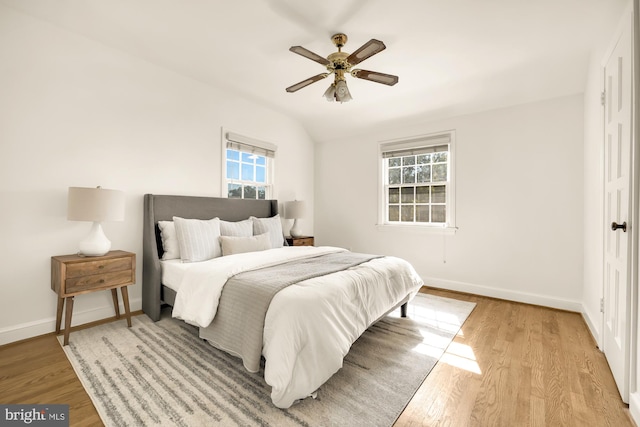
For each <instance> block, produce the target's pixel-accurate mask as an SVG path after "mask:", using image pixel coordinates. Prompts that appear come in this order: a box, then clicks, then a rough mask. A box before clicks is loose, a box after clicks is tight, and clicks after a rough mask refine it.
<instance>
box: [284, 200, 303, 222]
mask: <svg viewBox="0 0 640 427" xmlns="http://www.w3.org/2000/svg"><path fill="white" fill-rule="evenodd" d="M305 213H306V209H305V204H304V202H303V201H302V200H294V201H292V202H285V204H284V217H285V219H298V218H303V217H304V215H305Z"/></svg>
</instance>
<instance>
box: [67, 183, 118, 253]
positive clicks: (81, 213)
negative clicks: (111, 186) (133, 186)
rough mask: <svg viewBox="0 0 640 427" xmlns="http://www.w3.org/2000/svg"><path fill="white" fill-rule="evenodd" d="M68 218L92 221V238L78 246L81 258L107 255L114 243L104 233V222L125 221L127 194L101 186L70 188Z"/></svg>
mask: <svg viewBox="0 0 640 427" xmlns="http://www.w3.org/2000/svg"><path fill="white" fill-rule="evenodd" d="M67 219H68V220H69V221H92V222H93V225H92V226H91V231H90V232H89V235H88V236H87V237H86V238H85V239H84V240H83V241H81V242H80V244H79V245H78V249H79V252H78V253H79V254H80V255H84V256H102V255H105V254H106V253H107V252H109V249H111V242H110V241H109V239H107V236H105V234H104V231H102V225H101V222H103V221H122V220H124V192H122V191H119V190H107V189H104V188H102V187H100V186H98V187H96V188H85V187H69V197H68V206H67Z"/></svg>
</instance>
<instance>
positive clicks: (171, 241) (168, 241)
mask: <svg viewBox="0 0 640 427" xmlns="http://www.w3.org/2000/svg"><path fill="white" fill-rule="evenodd" d="M158 228H160V240H162V249H164V253H163V254H162V259H163V260H168V259H178V258H180V246H179V245H178V236H176V227H175V224H174V223H173V221H158Z"/></svg>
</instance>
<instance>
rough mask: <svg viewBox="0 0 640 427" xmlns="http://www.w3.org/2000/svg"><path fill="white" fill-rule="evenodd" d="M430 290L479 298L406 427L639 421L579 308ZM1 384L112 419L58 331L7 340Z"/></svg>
mask: <svg viewBox="0 0 640 427" xmlns="http://www.w3.org/2000/svg"><path fill="white" fill-rule="evenodd" d="M424 291H425V292H428V293H431V294H434V295H440V296H444V297H449V298H455V299H460V300H465V301H472V302H475V303H476V304H477V306H476V308H475V310H474V311H473V313H471V316H470V317H469V319H468V320H467V322H466V323H465V324H464V325H463V327H462V330H461V332H460V334H459V335H458V336H457V337H456V338H455V339H454V341H453V343H452V345H451V346H450V347H449V349H448V350H447V353H446V354H445V356H444V357H443V358H442V360H441V361H440V362H439V363H438V364H437V365H436V367H435V368H434V369H433V371H432V372H431V374H430V375H429V376H428V377H427V379H426V380H425V381H424V383H423V384H422V386H421V387H420V389H419V390H418V391H417V392H416V394H415V396H414V397H413V399H412V400H411V401H410V402H409V404H408V406H407V407H406V408H405V410H404V412H403V413H402V415H401V416H400V418H399V419H398V421H397V422H396V424H395V425H396V426H397V427H407V426H413V427H416V426H430V427H431V426H448V427H457V426H460V427H468V426H478V427H486V426H491V427H494V426H507V427H513V426H518V427H520V426H532V427H537V426H545V427H547V426H554V427H555V426H565V425H566V426H580V427H583V426H616V427H627V426H629V427H631V426H633V425H634V424H633V422H632V421H631V418H630V416H629V410H628V408H627V406H626V405H625V404H623V403H622V401H621V399H620V395H619V394H618V391H617V388H616V386H615V382H614V381H613V377H612V375H611V372H610V370H609V367H608V365H607V361H606V359H605V357H604V355H603V354H602V353H601V352H600V351H599V350H598V349H597V348H596V345H595V343H594V341H593V338H592V337H591V335H590V334H589V331H588V329H587V327H586V325H585V323H584V320H583V319H582V317H581V316H580V315H579V314H577V313H570V312H564V311H559V310H553V309H548V308H544V307H537V306H532V305H526V304H518V303H513V302H508V301H501V300H496V299H492V298H486V297H480V296H475V295H468V294H461V293H456V292H448V291H442V290H436V289H424ZM71 339H73V333H72V334H71ZM0 382H1V384H2V387H0V402H1V403H25V404H26V403H34V404H36V403H65V404H69V405H70V408H71V411H70V425H71V426H82V427H83V426H101V425H102V422H101V420H100V417H99V416H98V414H97V412H96V410H95V407H94V406H93V404H92V402H91V399H90V398H89V396H88V395H87V393H86V391H85V390H84V388H83V387H82V384H81V383H80V381H79V380H78V378H77V376H76V375H75V372H74V371H73V368H72V367H71V364H70V363H69V362H68V360H67V358H66V356H65V355H64V352H63V351H62V349H61V347H60V345H59V344H58V342H57V339H56V338H55V337H54V336H53V335H46V336H43V337H38V338H35V339H31V340H28V341H25V342H21V343H16V344H9V345H6V346H3V347H0Z"/></svg>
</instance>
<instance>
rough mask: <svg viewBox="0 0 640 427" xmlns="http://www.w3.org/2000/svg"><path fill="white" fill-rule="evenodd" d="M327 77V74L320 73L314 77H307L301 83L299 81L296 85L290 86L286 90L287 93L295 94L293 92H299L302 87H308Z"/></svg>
mask: <svg viewBox="0 0 640 427" xmlns="http://www.w3.org/2000/svg"><path fill="white" fill-rule="evenodd" d="M328 75H329V73H321V74H318V75H316V76H313V77H309V78H308V79H306V80H303V81H301V82H300V83H296V84H294V85H292V86H289V87H288V88H287V92H289V93H292V92H295V91H297V90H300V89H302V88H303V87H305V86H309V85H310V84H311V83H315V82H317V81H318V80H322V79H324V78H325V77H327V76H328Z"/></svg>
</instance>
